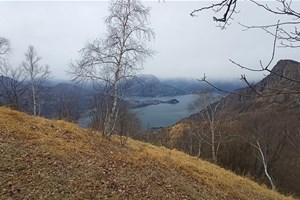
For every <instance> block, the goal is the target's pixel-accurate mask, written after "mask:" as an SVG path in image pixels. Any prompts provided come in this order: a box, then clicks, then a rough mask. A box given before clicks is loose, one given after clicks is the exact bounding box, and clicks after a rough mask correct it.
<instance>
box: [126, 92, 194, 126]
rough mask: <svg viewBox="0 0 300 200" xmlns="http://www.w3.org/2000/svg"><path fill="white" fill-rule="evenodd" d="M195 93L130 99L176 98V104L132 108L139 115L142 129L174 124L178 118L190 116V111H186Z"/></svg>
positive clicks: (164, 99) (165, 99)
mask: <svg viewBox="0 0 300 200" xmlns="http://www.w3.org/2000/svg"><path fill="white" fill-rule="evenodd" d="M196 97H197V96H196V95H193V94H191V95H180V96H172V97H133V98H130V99H132V100H138V101H145V100H162V101H167V100H170V99H177V100H178V101H179V103H178V104H159V105H151V106H147V107H144V108H138V109H134V110H135V111H136V112H137V114H138V115H139V117H140V119H141V122H142V126H143V129H148V128H152V127H167V126H171V125H173V124H175V123H176V122H178V121H179V120H181V119H183V118H185V117H188V116H190V115H191V114H192V113H191V112H190V111H188V109H187V107H188V104H189V103H190V102H191V101H193V100H194V99H195V98H196Z"/></svg>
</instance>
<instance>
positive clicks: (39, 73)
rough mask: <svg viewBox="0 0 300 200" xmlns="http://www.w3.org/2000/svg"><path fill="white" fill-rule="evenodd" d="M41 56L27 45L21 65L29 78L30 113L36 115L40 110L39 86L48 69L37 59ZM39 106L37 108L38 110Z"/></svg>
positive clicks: (46, 76) (47, 77)
mask: <svg viewBox="0 0 300 200" xmlns="http://www.w3.org/2000/svg"><path fill="white" fill-rule="evenodd" d="M41 59H42V58H41V57H40V56H39V55H38V54H37V51H36V50H35V48H34V47H33V46H29V47H28V50H27V52H26V53H25V61H24V62H23V63H22V67H23V69H24V71H25V74H26V76H27V78H28V79H29V91H30V92H29V93H30V100H31V106H32V108H31V109H32V114H33V115H37V114H38V113H39V112H40V108H39V103H41V98H40V97H41V95H42V91H41V86H42V84H43V83H44V82H45V81H47V80H48V79H49V76H50V71H49V66H48V65H46V66H42V65H40V64H39V61H40V60H41ZM38 108H39V110H38Z"/></svg>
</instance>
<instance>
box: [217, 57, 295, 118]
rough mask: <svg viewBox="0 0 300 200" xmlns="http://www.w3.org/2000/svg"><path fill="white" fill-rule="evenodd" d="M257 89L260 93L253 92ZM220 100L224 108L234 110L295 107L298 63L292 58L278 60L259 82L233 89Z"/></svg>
mask: <svg viewBox="0 0 300 200" xmlns="http://www.w3.org/2000/svg"><path fill="white" fill-rule="evenodd" d="M254 90H255V91H257V93H259V94H260V95H258V94H257V93H255V92H254ZM235 93H236V94H237V95H234V94H229V95H227V96H226V97H224V98H223V99H222V100H221V101H224V103H225V102H226V109H227V110H228V111H234V112H238V113H241V112H247V111H251V110H252V111H253V110H257V109H268V108H274V107H282V106H283V107H286V106H288V107H295V106H298V105H299V103H298V102H299V99H300V63H299V62H296V61H293V60H280V61H279V62H278V63H277V64H276V65H275V66H274V68H273V69H272V70H271V73H270V74H269V75H268V76H266V77H265V78H264V79H262V80H261V81H260V82H258V83H256V84H255V85H253V87H252V89H251V88H249V87H246V88H241V89H238V90H236V91H235Z"/></svg>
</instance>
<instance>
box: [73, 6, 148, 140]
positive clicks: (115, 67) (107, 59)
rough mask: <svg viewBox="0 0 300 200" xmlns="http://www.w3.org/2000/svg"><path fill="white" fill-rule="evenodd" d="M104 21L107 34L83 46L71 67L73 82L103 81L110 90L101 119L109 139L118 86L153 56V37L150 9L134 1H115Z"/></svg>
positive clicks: (113, 121) (117, 100)
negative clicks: (108, 104)
mask: <svg viewBox="0 0 300 200" xmlns="http://www.w3.org/2000/svg"><path fill="white" fill-rule="evenodd" d="M109 12H110V14H109V16H108V17H107V18H106V19H105V23H106V27H107V34H105V35H104V37H103V38H98V39H95V40H94V41H92V42H89V43H88V44H86V46H85V47H84V48H83V49H82V50H81V51H80V53H81V59H80V60H77V61H76V62H75V63H73V64H71V74H72V76H73V78H74V80H80V81H82V80H83V81H87V80H92V81H97V82H104V83H105V84H104V85H107V86H108V88H110V89H111V90H109V91H110V93H108V95H109V96H111V102H112V103H111V106H110V107H109V108H107V111H108V112H107V114H106V116H105V119H104V128H103V129H104V130H103V134H104V135H105V136H108V137H109V136H111V134H112V133H113V132H114V129H115V123H116V120H117V118H118V107H119V105H118V104H119V100H120V98H121V97H122V95H123V94H122V93H121V91H120V88H119V83H120V82H121V81H122V80H124V79H126V78H128V77H132V76H134V74H135V72H136V71H137V70H140V69H142V64H143V62H144V61H145V59H146V58H147V57H149V56H151V55H152V54H153V51H152V50H151V48H149V47H148V45H147V43H148V42H150V41H151V40H152V39H153V38H154V32H153V31H152V29H151V28H150V27H149V22H148V18H149V15H150V8H148V7H145V6H144V5H143V4H142V3H141V2H140V1H138V0H115V1H112V2H111V4H110V6H109Z"/></svg>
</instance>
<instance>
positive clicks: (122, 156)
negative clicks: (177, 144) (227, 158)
mask: <svg viewBox="0 0 300 200" xmlns="http://www.w3.org/2000/svg"><path fill="white" fill-rule="evenodd" d="M0 155H1V157H0V177H1V179H0V198H1V199H292V197H285V196H282V195H280V194H279V193H276V192H274V191H271V190H268V189H267V188H266V187H262V186H259V185H258V184H256V183H254V182H252V181H250V180H248V179H246V178H243V177H239V176H237V175H235V174H233V173H231V172H229V171H226V170H224V169H222V168H220V167H217V166H215V165H213V164H210V163H208V162H205V161H202V160H199V159H197V158H195V157H191V156H188V155H186V154H184V153H182V152H179V151H175V150H169V149H166V148H163V147H156V146H153V145H150V144H146V143H142V142H139V141H135V140H131V139H129V140H128V141H127V144H126V146H125V147H121V145H120V144H119V139H118V138H117V137H116V138H112V140H111V141H108V140H105V139H102V137H101V136H100V135H99V133H97V132H92V131H90V130H84V129H80V128H79V127H77V126H76V125H74V124H70V123H67V122H63V121H51V120H46V119H44V118H40V117H32V116H28V115H26V114H24V113H20V112H16V111H12V110H10V109H7V108H0Z"/></svg>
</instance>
